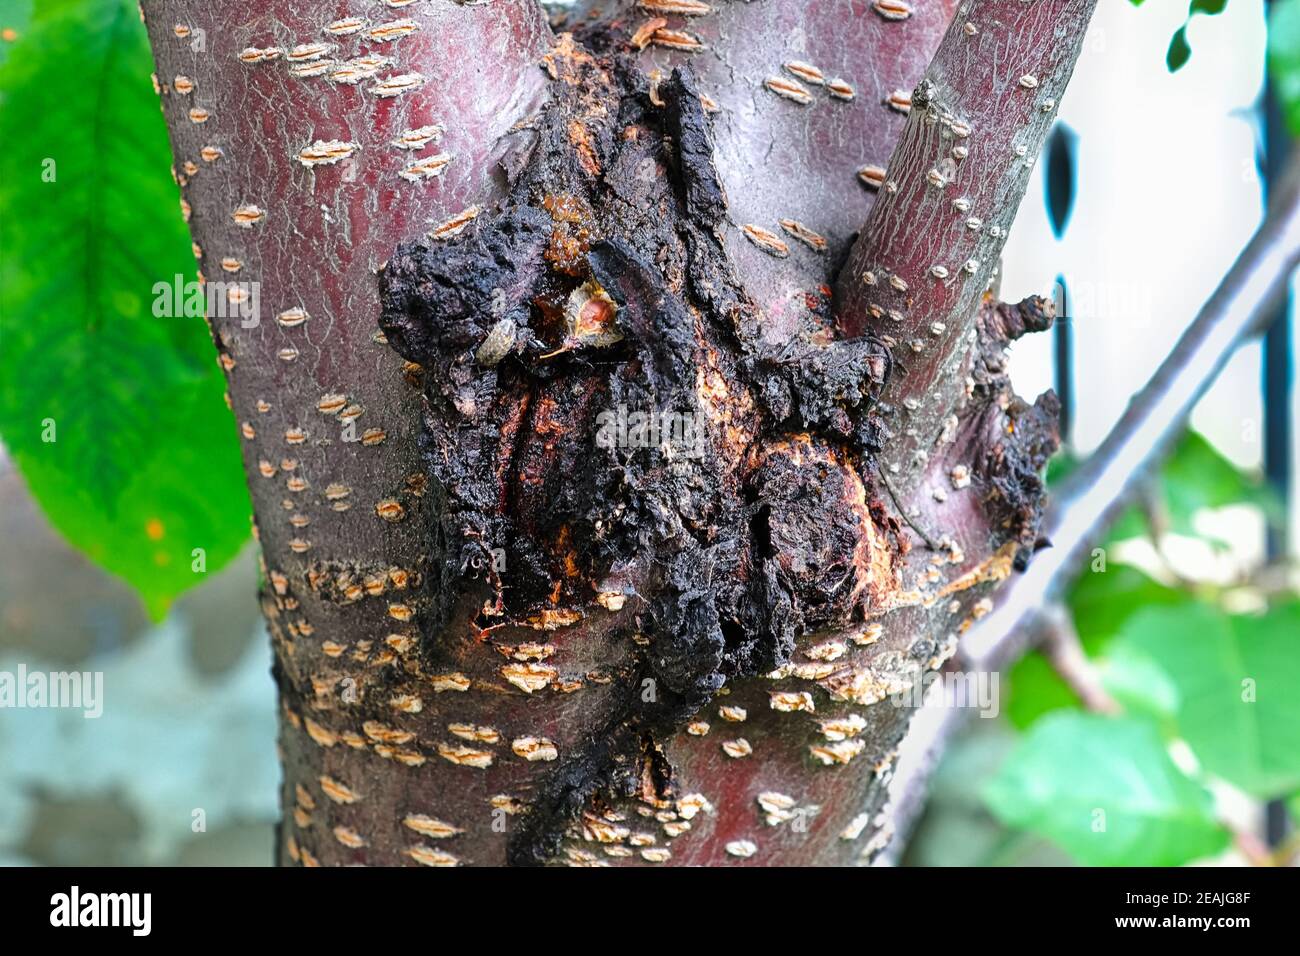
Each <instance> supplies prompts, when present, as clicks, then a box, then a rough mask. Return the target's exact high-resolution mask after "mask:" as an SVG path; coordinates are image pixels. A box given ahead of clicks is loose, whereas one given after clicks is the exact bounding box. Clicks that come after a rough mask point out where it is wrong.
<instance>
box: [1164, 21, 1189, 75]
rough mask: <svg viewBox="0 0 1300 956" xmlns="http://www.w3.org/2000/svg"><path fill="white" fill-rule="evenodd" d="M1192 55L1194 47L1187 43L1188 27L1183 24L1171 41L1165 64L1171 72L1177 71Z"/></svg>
mask: <svg viewBox="0 0 1300 956" xmlns="http://www.w3.org/2000/svg"><path fill="white" fill-rule="evenodd" d="M1191 55H1192V48H1191V47H1190V46H1188V45H1187V27H1186V26H1181V27H1179V28H1178V30H1177V31H1176V32H1175V33H1174V35H1173V37H1172V38H1171V39H1170V41H1169V52H1167V53H1166V54H1165V66H1167V67H1169V72H1170V73H1177V72H1178V71H1179V70H1181V69H1182V68H1183V65H1184V64H1185V63H1186V62H1187V61H1188V59H1189V58H1190V57H1191Z"/></svg>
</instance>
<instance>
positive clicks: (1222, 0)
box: [1187, 0, 1228, 17]
mask: <svg viewBox="0 0 1300 956" xmlns="http://www.w3.org/2000/svg"><path fill="white" fill-rule="evenodd" d="M1227 7H1228V0H1192V3H1191V6H1189V7H1188V8H1187V13H1188V16H1190V15H1191V14H1193V13H1204V14H1205V15H1206V16H1210V17H1217V16H1218V15H1219V14H1220V13H1222V12H1223V11H1224V10H1225V9H1227Z"/></svg>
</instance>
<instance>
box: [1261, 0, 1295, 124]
mask: <svg viewBox="0 0 1300 956" xmlns="http://www.w3.org/2000/svg"><path fill="white" fill-rule="evenodd" d="M1269 11H1270V12H1269V16H1268V73H1269V78H1270V79H1271V80H1272V83H1273V92H1274V94H1275V95H1276V96H1277V99H1278V102H1279V104H1280V105H1281V107H1282V115H1283V116H1284V117H1285V118H1286V125H1287V128H1288V129H1290V130H1291V135H1292V136H1300V0H1276V2H1274V3H1273V4H1272V5H1271V6H1270V8H1269Z"/></svg>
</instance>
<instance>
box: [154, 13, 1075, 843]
mask: <svg viewBox="0 0 1300 956" xmlns="http://www.w3.org/2000/svg"><path fill="white" fill-rule="evenodd" d="M1094 2H1095V0H1036V2H1032V3H1027V2H1024V0H986V2H981V0H969V2H967V3H965V4H963V6H962V9H961V13H960V14H959V15H958V16H957V18H956V19H955V20H953V21H952V24H951V26H949V17H950V15H951V13H952V5H951V4H949V3H947V2H944V3H931V4H926V5H924V6H920V5H918V7H916V8H915V9H914V8H912V7H911V6H909V5H908V4H906V3H903V2H900V0H877V2H876V3H874V4H872V3H865V2H857V0H855V2H851V3H844V2H832V0H759V2H754V3H740V2H734V0H714V2H710V3H705V2H697V0H640V2H637V3H632V2H625V3H603V4H600V5H598V6H597V8H596V9H597V10H598V13H597V12H593V13H587V12H585V11H579V12H573V13H570V14H567V15H566V16H563V17H561V18H560V19H558V20H557V23H556V29H555V30H554V31H553V30H552V29H551V27H550V26H548V24H547V22H546V19H545V17H544V15H543V14H542V13H541V11H540V8H539V7H538V6H537V4H536V3H535V2H534V0H488V2H479V3H460V2H456V0H406V2H404V0H383V2H366V3H362V2H361V0H356V2H353V3H350V4H349V3H340V4H333V5H329V8H328V12H327V13H319V12H317V9H316V8H317V7H318V5H317V4H314V3H307V2H298V0H291V2H284V0H280V2H278V3H275V4H272V3H270V2H269V0H241V2H229V3H222V4H220V5H213V4H198V3H192V2H183V0H152V2H151V0H145V2H144V6H143V12H144V15H145V18H146V23H147V25H148V29H149V34H150V37H151V40H152V43H153V46H154V50H155V55H156V58H157V61H158V79H159V84H160V88H161V91H162V94H163V109H164V112H165V114H166V116H167V119H168V124H169V128H170V130H171V134H172V142H173V148H174V151H175V155H176V159H177V176H178V181H179V182H180V184H181V187H182V193H183V196H184V201H185V204H186V205H184V207H183V208H186V209H187V210H188V211H189V212H188V214H189V215H190V224H191V228H192V231H193V234H194V239H195V243H196V246H195V254H196V256H198V258H199V262H200V268H201V270H202V272H203V274H204V275H205V276H206V278H207V279H208V281H214V280H218V279H231V278H232V277H237V278H238V279H239V280H240V281H253V282H257V283H259V285H258V287H257V288H258V300H259V301H260V303H261V304H262V305H263V306H264V307H265V312H266V315H265V318H264V319H263V321H261V322H260V323H258V324H256V325H255V326H253V327H248V326H250V325H252V323H250V322H248V321H244V322H241V321H239V319H237V318H236V319H219V318H212V319H210V321H211V324H212V326H213V335H214V341H215V342H216V344H217V348H218V351H219V355H220V360H221V363H222V366H223V368H225V370H226V372H227V374H228V376H229V382H230V399H231V406H232V409H233V410H234V413H235V417H236V419H237V420H238V422H239V427H240V430H241V433H242V435H243V441H244V457H245V463H246V465H247V469H248V473H249V476H250V477H249V482H250V488H251V489H252V495H253V504H254V512H255V522H256V528H257V530H258V537H259V540H260V543H261V547H262V552H263V555H264V561H265V571H266V581H265V586H264V588H263V595H262V603H263V607H264V609H265V613H266V617H267V621H268V625H269V627H270V631H271V634H272V639H273V642H274V646H275V652H276V668H275V671H276V679H277V682H278V684H279V688H280V694H281V701H282V714H283V720H282V727H281V740H280V747H281V752H282V758H283V762H284V767H285V782H284V789H283V795H282V799H283V805H284V811H285V820H284V824H283V826H282V833H281V840H280V847H279V852H280V858H281V861H282V862H284V861H292V862H298V863H302V864H304V865H315V864H351V863H367V864H411V863H419V864H425V865H457V864H460V865H470V864H500V863H505V862H510V863H546V862H551V861H559V862H570V863H590V862H599V863H609V864H612V863H621V862H633V863H642V864H645V863H665V862H670V863H674V864H712V863H722V862H733V863H736V862H748V863H751V864H755V863H756V864H808V863H843V862H851V861H857V860H861V859H864V858H865V857H867V856H869V855H870V854H871V853H872V852H874V851H875V850H877V849H879V847H881V846H882V845H883V844H884V841H885V840H887V839H888V833H887V832H886V831H885V830H883V829H882V827H881V823H882V821H883V817H882V816H880V810H881V809H882V807H881V803H882V799H883V786H882V784H883V782H884V781H885V780H886V779H887V777H888V775H889V773H890V764H891V761H892V754H893V753H894V752H895V750H896V747H897V744H898V742H899V740H900V739H901V738H902V736H903V734H904V732H905V730H906V726H907V722H908V716H909V714H908V711H907V709H906V708H905V707H896V706H890V704H888V703H886V702H885V699H886V697H888V696H889V695H890V694H893V693H895V692H897V691H900V690H903V689H905V688H907V687H908V686H910V685H912V684H913V683H915V682H917V681H919V680H920V679H921V678H922V675H923V674H924V672H925V671H927V670H932V669H935V668H938V667H940V666H941V665H942V664H943V662H944V661H945V660H946V659H947V658H948V657H949V656H950V655H951V654H952V652H953V650H954V649H955V646H956V640H957V636H958V635H959V634H960V632H961V631H962V630H963V629H964V628H965V627H966V626H968V624H969V622H970V621H971V620H972V619H973V618H975V617H977V616H978V615H980V614H981V613H983V611H984V610H985V609H986V608H987V606H988V597H987V593H988V591H989V590H990V589H991V588H992V587H993V586H995V585H996V583H997V582H998V581H1000V580H1002V579H1003V578H1005V577H1006V576H1007V575H1008V574H1009V573H1011V571H1012V570H1013V568H1015V567H1018V566H1023V564H1024V562H1025V561H1026V560H1027V559H1028V556H1029V554H1030V553H1031V552H1032V551H1033V550H1034V548H1035V547H1036V546H1037V545H1038V544H1039V541H1038V514H1039V509H1040V507H1041V485H1040V483H1039V479H1038V473H1039V471H1040V469H1041V467H1042V465H1043V463H1044V462H1045V460H1046V458H1047V456H1048V455H1049V454H1050V453H1051V451H1052V449H1053V448H1054V447H1055V431H1054V429H1055V417H1054V403H1053V400H1052V399H1051V397H1050V396H1048V397H1045V398H1044V399H1041V400H1040V402H1039V404H1038V405H1036V406H1029V405H1026V404H1025V403H1023V402H1020V401H1019V400H1018V399H1016V398H1015V397H1014V396H1013V395H1012V394H1011V392H1010V389H1009V386H1008V383H1007V381H1006V377H1005V374H1004V369H1003V354H1004V349H1005V347H1006V345H1007V344H1008V343H1009V341H1010V340H1012V339H1014V338H1015V337H1017V336H1018V335H1020V334H1022V333H1023V332H1025V331H1029V330H1036V329H1040V328H1044V327H1046V326H1047V325H1048V324H1049V323H1050V320H1051V315H1050V307H1049V306H1048V305H1047V304H1046V303H1044V302H1042V301H1041V300H1036V299H1035V300H1028V301H1026V302H1024V303H1021V304H1020V305H1019V306H1005V305H1002V304H999V303H997V302H995V301H994V300H992V299H991V298H990V297H989V296H988V295H986V294H985V289H986V288H987V287H988V285H989V283H990V279H991V277H992V274H993V270H994V267H995V264H996V261H997V257H998V254H999V253H1000V250H1001V246H1002V240H1003V237H1004V236H1005V230H1006V228H1007V227H1008V226H1009V224H1010V221H1011V218H1012V216H1013V215H1014V211H1015V207H1016V205H1017V204H1018V203H1019V200H1020V197H1021V195H1022V194H1023V191H1024V188H1025V184H1026V181H1027V179H1028V167H1029V166H1030V165H1032V162H1033V160H1034V158H1035V157H1036V156H1037V153H1038V149H1039V147H1040V146H1041V143H1042V140H1043V137H1044V136H1045V134H1046V131H1047V129H1048V127H1049V126H1050V122H1051V118H1052V114H1053V110H1054V106H1055V103H1056V102H1058V101H1059V98H1060V95H1061V91H1062V90H1063V88H1064V86H1065V83H1066V82H1067V80H1068V78H1069V73H1070V70H1071V69H1072V66H1073V63H1074V59H1075V58H1076V57H1077V54H1078V48H1079V44H1080V43H1081V41H1082V36H1083V30H1084V28H1085V27H1086V22H1087V18H1088V16H1089V15H1090V13H1091V10H1092V7H1093V3H1094ZM218 7H219V8H218ZM945 29H946V31H947V32H946V34H945ZM941 39H942V45H941V44H940V41H941ZM936 51H937V53H936ZM932 56H933V57H934V59H933V62H932V63H931V58H932ZM927 63H930V64H931V65H930V67H929V69H928V71H926V73H925V80H924V81H923V82H921V84H920V85H919V86H917V82H918V79H919V78H920V77H921V75H922V71H923V70H926V64H927ZM914 88H915V89H916V93H915V94H911V93H909V92H908V91H911V90H913V89H914ZM895 142H898V143H900V145H899V148H898V149H897V150H894V148H893V145H894V143H895ZM891 153H892V155H893V159H892V160H891V159H890V158H889V157H890V155H891ZM878 196H879V197H882V199H881V201H878V202H876V204H875V206H874V209H873V208H872V201H873V199H875V198H876V197H878ZM868 213H870V218H867V217H868ZM864 219H867V225H866V227H865V228H863V229H862V231H861V235H860V236H858V238H857V239H856V242H855V239H854V237H855V233H856V230H857V229H858V226H859V225H860V224H861V223H862V222H863V220H864ZM844 263H847V264H844ZM842 264H844V265H843V266H842V267H841V265H842ZM376 273H378V275H376ZM832 290H837V291H834V292H833V291H832ZM638 416H641V417H638ZM642 425H648V426H649V427H639V426H642ZM659 426H662V429H660V428H659Z"/></svg>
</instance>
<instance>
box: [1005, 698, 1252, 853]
mask: <svg viewBox="0 0 1300 956" xmlns="http://www.w3.org/2000/svg"><path fill="white" fill-rule="evenodd" d="M984 798H985V800H986V801H987V803H988V806H989V809H990V810H991V811H992V812H993V814H994V815H995V816H996V817H998V819H1000V820H1002V821H1003V822H1004V823H1006V824H1008V825H1009V826H1015V827H1019V828H1021V829H1025V830H1029V831H1031V832H1033V833H1037V834H1039V835H1041V836H1044V837H1047V838H1048V839H1050V840H1051V841H1052V842H1054V843H1056V844H1058V845H1059V846H1060V847H1062V848H1063V849H1064V850H1066V851H1067V852H1068V853H1069V854H1070V855H1071V856H1072V857H1074V858H1075V859H1076V860H1078V861H1079V862H1080V863H1083V864H1085V865H1090V866H1177V865H1180V864H1183V863H1187V862H1189V861H1191V860H1197V859H1201V858H1203V857H1207V856H1211V855H1213V854H1215V853H1217V852H1219V851H1220V850H1222V849H1223V847H1224V846H1225V845H1226V843H1227V840H1228V835H1227V833H1226V832H1225V830H1224V829H1223V827H1221V826H1220V825H1219V824H1218V823H1217V822H1216V821H1215V819H1214V802H1213V800H1212V799H1211V797H1210V794H1209V793H1208V792H1207V791H1206V790H1205V789H1204V788H1203V787H1201V786H1200V785H1199V784H1197V783H1196V782H1195V781H1193V780H1190V779H1189V778H1188V777H1187V776H1186V775H1184V774H1183V773H1182V772H1181V771H1180V770H1179V769H1178V768H1177V767H1176V766H1175V765H1174V763H1173V761H1172V760H1170V759H1169V755H1168V753H1166V751H1165V748H1164V745H1163V743H1162V742H1161V740H1160V736H1159V734H1158V733H1157V732H1156V730H1155V729H1154V728H1153V727H1152V726H1151V725H1150V724H1148V723H1146V722H1144V721H1141V720H1129V719H1112V718H1106V717H1099V716H1096V715H1092V714H1081V713H1073V712H1062V713H1057V714H1051V715H1049V716H1047V717H1045V718H1043V719H1042V720H1041V721H1039V722H1038V723H1037V724H1036V725H1035V726H1034V727H1033V729H1032V730H1030V732H1029V733H1028V734H1027V735H1026V736H1025V738H1024V739H1023V740H1022V741H1021V743H1020V745H1019V746H1018V747H1017V748H1016V750H1015V751H1013V753H1012V754H1011V756H1010V757H1009V758H1008V759H1007V761H1006V763H1005V764H1003V765H1002V768H1001V770H999V772H998V775H997V776H996V777H994V779H993V780H992V781H991V782H990V783H989V784H988V785H987V786H986V787H985V789H984Z"/></svg>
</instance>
